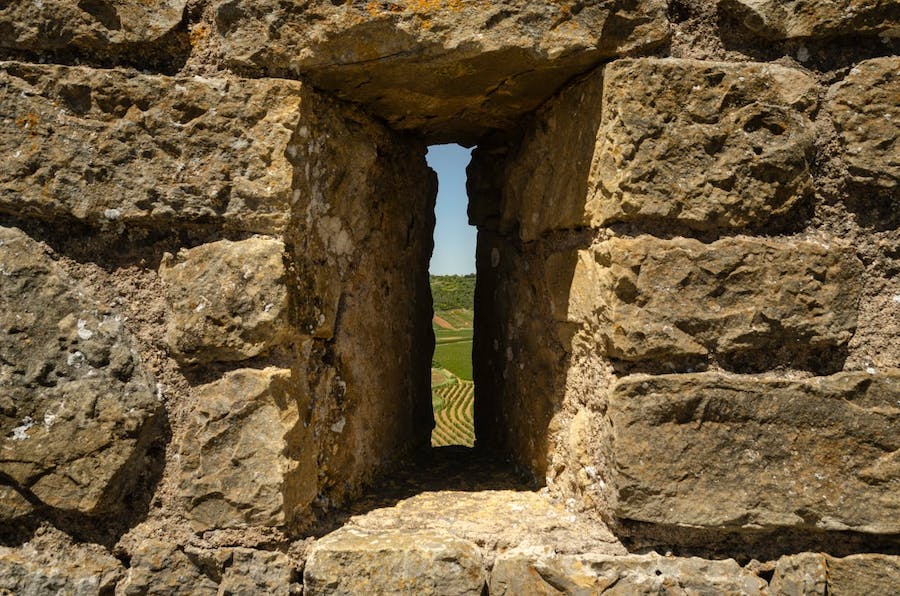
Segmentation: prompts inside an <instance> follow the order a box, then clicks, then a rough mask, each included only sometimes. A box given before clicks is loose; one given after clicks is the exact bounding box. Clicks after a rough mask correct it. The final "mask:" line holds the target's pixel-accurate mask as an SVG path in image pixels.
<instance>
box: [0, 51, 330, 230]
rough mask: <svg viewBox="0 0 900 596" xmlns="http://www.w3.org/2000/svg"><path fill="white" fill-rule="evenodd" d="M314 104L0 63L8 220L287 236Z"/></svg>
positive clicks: (0, 179) (228, 83)
mask: <svg viewBox="0 0 900 596" xmlns="http://www.w3.org/2000/svg"><path fill="white" fill-rule="evenodd" d="M307 97H308V93H306V92H305V91H304V89H303V88H302V87H301V85H300V84H299V83H297V82H292V81H284V80H272V79H261V80H233V79H225V78H221V79H205V78H201V77H180V78H173V77H166V76H155V75H143V74H135V73H133V72H130V71H126V70H95V69H90V68H84V67H65V66H47V65H37V64H21V63H16V62H3V63H0V111H2V113H3V114H5V116H4V117H3V118H0V143H2V150H3V153H4V156H5V158H4V159H3V160H2V162H0V212H2V213H7V214H13V215H17V216H21V217H34V218H40V219H47V220H56V221H65V220H67V219H69V220H71V219H76V220H80V221H85V222H87V223H90V224H93V225H112V226H115V225H119V224H124V225H142V226H152V227H159V226H162V225H166V224H171V223H180V224H203V223H211V224H217V225H222V226H225V227H228V228H232V229H239V230H246V231H251V232H263V233H271V232H277V231H280V230H282V229H283V228H284V226H285V225H286V224H287V222H288V220H289V216H290V204H291V199H292V194H293V189H292V178H293V174H294V164H293V163H292V160H293V159H294V158H293V157H292V155H297V154H298V151H299V150H298V148H297V144H299V143H301V140H300V137H299V136H296V137H295V135H302V130H303V129H302V125H303V123H304V121H305V120H307V119H311V118H313V117H314V116H310V114H309V109H310V107H309V106H307V105H306V104H307V102H305V99H306V98H307ZM319 109H320V110H323V111H325V110H327V108H325V107H324V106H319ZM302 143H303V144H305V143H306V141H302Z"/></svg>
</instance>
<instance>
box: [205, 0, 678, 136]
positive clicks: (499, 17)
mask: <svg viewBox="0 0 900 596" xmlns="http://www.w3.org/2000/svg"><path fill="white" fill-rule="evenodd" d="M212 10H213V17H214V19H215V24H216V36H215V37H216V39H214V40H213V43H216V44H217V45H218V46H219V51H220V52H221V53H222V55H223V56H224V57H225V60H226V62H227V63H228V64H230V65H232V66H234V67H236V68H238V69H240V70H248V69H250V70H255V71H260V70H261V71H263V72H267V73H269V74H279V75H295V74H298V73H299V74H303V75H305V76H308V77H310V78H311V79H312V81H313V82H314V83H315V84H316V86H317V87H318V88H323V89H328V90H331V91H335V92H336V93H337V94H338V95H339V96H342V97H344V98H347V99H350V100H352V101H356V102H359V103H364V104H366V105H367V106H369V107H371V108H372V109H373V110H374V111H375V112H376V113H377V114H378V115H380V116H381V117H383V118H385V119H386V120H387V121H388V122H389V123H391V125H392V126H393V127H394V128H400V129H415V130H420V131H424V132H425V134H426V135H427V136H428V137H429V139H430V140H432V141H434V142H440V141H443V142H448V141H451V140H452V141H460V140H466V141H470V142H475V141H476V140H477V139H478V137H479V136H481V135H482V134H483V133H484V132H487V131H489V130H495V129H502V128H508V127H509V126H510V125H511V124H513V123H514V122H515V121H516V119H518V118H519V117H520V116H522V115H524V114H526V113H528V112H529V111H531V110H533V109H535V108H536V107H538V106H539V105H540V104H541V103H543V102H544V101H545V100H546V99H547V98H548V97H550V96H551V95H552V94H553V93H554V91H555V90H556V89H558V88H559V87H560V86H561V85H563V84H564V83H565V82H566V81H567V80H569V79H571V78H572V76H574V75H576V74H578V73H580V72H584V71H585V70H587V69H589V68H590V67H591V66H593V65H596V64H598V63H599V62H600V61H601V60H602V59H603V58H608V57H610V56H616V55H623V54H627V53H630V52H634V51H638V50H647V49H650V48H652V47H655V46H657V45H660V44H661V43H663V42H664V41H665V40H666V39H667V37H668V23H667V20H666V3H665V2H664V1H663V0H628V1H623V0H605V1H600V2H596V1H594V2H586V3H585V2H582V3H579V2H567V1H566V2H560V1H557V0H542V1H540V2H528V1H525V0H504V1H502V2H484V1H482V0H475V1H467V0H427V1H415V2H413V1H405V2H396V3H386V2H369V3H365V2H351V3H347V2H339V3H336V2H328V1H325V0H318V1H315V2H309V3H307V5H306V6H304V8H303V9H302V10H296V9H295V8H293V7H289V6H284V5H281V4H279V3H278V2H276V1H274V0H266V1H264V2H259V1H258V0H254V1H249V0H219V1H218V2H215V3H214V4H213V7H212Z"/></svg>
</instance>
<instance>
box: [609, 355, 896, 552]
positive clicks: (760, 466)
mask: <svg viewBox="0 0 900 596" xmlns="http://www.w3.org/2000/svg"><path fill="white" fill-rule="evenodd" d="M898 399H900V371H886V372H884V373H877V374H869V373H840V374H837V375H834V376H830V377H817V378H813V379H807V380H787V379H776V378H771V377H749V376H748V377H744V376H728V375H721V374H715V373H702V374H689V375H663V376H656V377H653V376H644V375H639V376H634V377H627V378H625V379H623V380H621V381H619V382H618V384H617V385H616V386H615V387H614V389H613V390H612V391H611V395H610V399H609V415H610V418H611V421H612V425H613V429H614V430H613V449H614V453H615V458H616V461H615V488H616V493H617V502H616V503H615V504H614V511H615V515H616V516H617V517H618V518H619V519H624V520H636V521H643V522H650V523H655V524H665V525H675V526H691V527H699V528H726V529H738V528H751V529H776V528H788V527H793V528H798V529H804V530H810V531H812V530H832V531H839V530H840V531H842V530H852V531H856V532H865V533H872V534H896V533H897V532H898V531H900V521H898V520H900V498H898V495H900V491H898V489H900V468H898V466H897V454H898V453H900V404H898Z"/></svg>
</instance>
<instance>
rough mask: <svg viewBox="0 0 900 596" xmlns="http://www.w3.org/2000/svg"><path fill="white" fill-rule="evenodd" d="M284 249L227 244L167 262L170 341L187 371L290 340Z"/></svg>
mask: <svg viewBox="0 0 900 596" xmlns="http://www.w3.org/2000/svg"><path fill="white" fill-rule="evenodd" d="M284 258H285V254H284V243H283V242H281V241H280V240H274V239H270V238H250V239H248V240H242V241H240V242H231V241H228V240H221V241H219V242H213V243H211V244H204V245H202V246H198V247H196V248H192V249H190V250H182V251H180V252H179V253H178V255H177V258H167V259H165V260H164V261H163V263H162V266H161V267H160V270H159V274H160V277H162V279H163V281H164V282H165V283H166V292H167V295H168V300H169V304H170V313H171V314H170V315H169V324H168V329H167V332H166V341H167V343H168V344H169V349H170V350H171V352H172V354H173V355H174V356H175V357H176V358H177V359H178V360H179V361H180V362H184V363H189V364H196V363H207V362H214V361H218V362H228V361H238V360H246V359H248V358H252V357H254V356H258V355H260V354H262V353H265V352H266V351H268V350H270V349H271V348H273V347H275V346H279V345H281V344H283V343H285V342H286V341H287V339H288V337H289V327H288V320H287V312H288V292H287V286H286V285H285V284H286V281H287V280H286V272H285V266H284Z"/></svg>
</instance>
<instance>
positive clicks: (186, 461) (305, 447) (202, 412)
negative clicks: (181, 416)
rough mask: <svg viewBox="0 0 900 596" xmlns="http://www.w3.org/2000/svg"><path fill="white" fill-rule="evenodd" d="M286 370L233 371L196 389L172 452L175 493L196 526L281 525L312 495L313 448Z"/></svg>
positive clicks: (314, 493) (314, 487)
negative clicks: (175, 468)
mask: <svg viewBox="0 0 900 596" xmlns="http://www.w3.org/2000/svg"><path fill="white" fill-rule="evenodd" d="M303 407H304V404H303V403H302V400H301V399H300V398H299V397H298V393H297V388H296V386H295V385H293V384H291V380H290V372H289V371H287V370H283V369H277V368H267V369H265V370H250V369H241V370H236V371H233V372H230V373H227V374H226V375H225V376H224V377H223V378H222V379H221V380H219V381H216V382H214V383H211V384H209V385H205V386H203V387H201V388H200V389H199V390H198V391H197V395H196V406H195V408H194V410H193V412H192V413H191V416H190V419H189V422H188V425H187V428H186V430H185V433H184V436H183V437H182V439H181V446H180V450H179V463H180V478H179V485H180V490H181V494H182V498H183V501H184V504H185V507H186V508H187V510H188V512H189V516H190V518H191V520H192V523H193V526H194V528H195V529H196V530H198V531H202V530H207V529H212V528H234V527H246V526H252V525H261V526H283V525H286V524H287V523H289V522H290V521H291V520H292V518H293V516H294V515H295V513H297V512H298V511H302V510H303V509H304V508H305V507H306V506H307V505H308V504H309V502H310V501H311V500H312V498H313V497H315V495H316V477H315V473H316V471H315V462H316V459H315V458H316V453H315V451H314V450H313V449H311V448H310V447H309V442H308V440H309V437H308V436H307V435H306V433H304V431H303V429H302V425H301V424H300V423H299V418H298V416H299V411H300V409H301V408H303Z"/></svg>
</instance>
